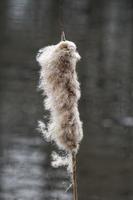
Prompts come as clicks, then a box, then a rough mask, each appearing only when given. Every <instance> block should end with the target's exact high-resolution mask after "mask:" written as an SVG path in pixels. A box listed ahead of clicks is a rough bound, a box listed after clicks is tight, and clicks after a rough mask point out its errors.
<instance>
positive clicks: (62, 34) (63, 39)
mask: <svg viewBox="0 0 133 200" xmlns="http://www.w3.org/2000/svg"><path fill="white" fill-rule="evenodd" d="M65 40H66V36H65V32H64V31H62V33H61V41H65Z"/></svg>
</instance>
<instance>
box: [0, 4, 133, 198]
mask: <svg viewBox="0 0 133 200" xmlns="http://www.w3.org/2000/svg"><path fill="white" fill-rule="evenodd" d="M59 18H62V19H63V21H64V30H65V32H66V35H67V39H69V40H72V41H74V42H76V44H77V46H78V50H79V52H80V54H81V56H82V60H81V62H80V63H79V64H78V67H77V71H78V74H79V80H80V82H81V89H82V98H81V100H80V104H79V109H80V113H81V119H82V121H83V123H84V140H83V142H82V145H81V148H80V152H79V155H78V190H79V200H132V199H133V66H132V65H133V1H132V0H121V1H120V0H108V1H106V0H71V1H70V0H62V1H61V0H60V1H59V0H56V1H54V0H38V1H37V0H1V1H0V200H62V199H63V200H68V199H72V196H71V190H70V191H69V192H67V193H65V190H66V188H67V187H68V185H69V180H68V177H67V173H66V171H65V170H64V169H52V167H50V153H51V150H52V149H53V147H52V146H51V145H49V144H46V143H45V142H44V141H43V139H42V137H41V135H40V134H39V133H38V132H37V130H36V127H37V120H39V119H42V118H43V114H44V115H45V114H46V115H47V113H46V112H45V111H43V105H42V101H43V99H42V97H41V93H38V92H37V85H38V80H39V66H38V65H37V63H36V61H35V56H36V52H37V51H38V49H39V48H41V47H43V46H46V45H49V44H56V43H57V42H58V41H59V40H60V25H61V24H60V20H59Z"/></svg>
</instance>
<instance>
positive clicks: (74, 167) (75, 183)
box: [72, 153, 78, 200]
mask: <svg viewBox="0 0 133 200" xmlns="http://www.w3.org/2000/svg"><path fill="white" fill-rule="evenodd" d="M76 164H77V161H76V154H75V153H72V165H73V174H72V182H73V200H78V190H77V169H76Z"/></svg>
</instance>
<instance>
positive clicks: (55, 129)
mask: <svg viewBox="0 0 133 200" xmlns="http://www.w3.org/2000/svg"><path fill="white" fill-rule="evenodd" d="M78 60H80V55H79V53H78V52H77V51H76V45H75V44H74V43H73V42H70V41H67V40H66V41H61V42H59V43H58V44H56V45H51V46H48V47H45V48H43V49H41V50H40V51H39V53H38V54H37V61H38V62H39V64H40V66H41V71H40V83H39V88H40V89H41V90H42V91H43V95H44V96H45V100H44V106H45V109H47V110H49V111H50V120H49V123H48V124H47V126H46V125H45V124H44V123H43V122H41V121H40V122H39V128H40V130H41V132H42V133H43V135H44V137H45V139H46V140H47V141H54V142H55V143H56V144H57V146H58V148H59V149H61V150H65V151H66V153H67V156H66V157H62V158H59V156H58V155H56V154H55V153H54V154H53V165H54V166H55V167H58V166H61V165H67V166H68V169H69V170H70V171H72V165H71V163H72V153H73V152H74V153H75V154H76V153H77V151H78V148H79V144H80V142H81V139H82V137H83V131H82V122H81V121H80V117H79V112H78V100H79V98H80V85H79V82H78V79H77V73H76V63H77V61H78Z"/></svg>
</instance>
